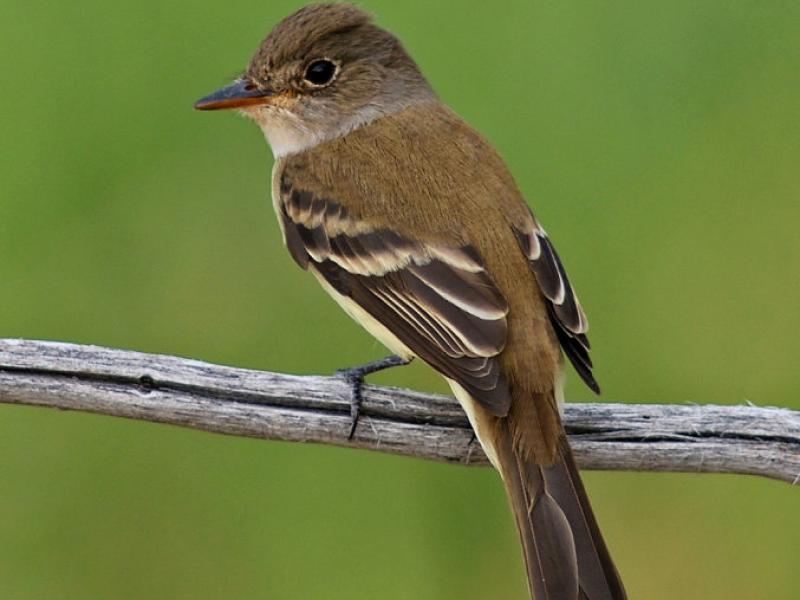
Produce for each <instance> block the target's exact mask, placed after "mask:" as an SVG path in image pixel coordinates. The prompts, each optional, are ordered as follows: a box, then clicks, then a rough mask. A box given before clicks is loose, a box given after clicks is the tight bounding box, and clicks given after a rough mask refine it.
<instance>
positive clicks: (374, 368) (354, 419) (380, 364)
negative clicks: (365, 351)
mask: <svg viewBox="0 0 800 600" xmlns="http://www.w3.org/2000/svg"><path fill="white" fill-rule="evenodd" d="M410 362H411V360H409V359H405V358H401V357H400V356H394V355H392V356H387V357H386V358H383V359H381V360H376V361H374V362H371V363H367V364H365V365H361V366H360V367H352V368H350V369H339V370H338V371H336V373H335V375H336V376H337V377H341V378H342V379H344V380H345V381H347V382H348V383H349V384H350V433H349V434H348V436H347V439H348V440H352V439H353V436H354V435H355V433H356V425H358V416H359V413H360V412H361V403H362V402H363V400H364V398H363V396H362V388H363V387H364V377H366V376H367V375H370V374H372V373H377V372H378V371H383V370H384V369H391V368H392V367H401V366H403V365H407V364H408V363H410Z"/></svg>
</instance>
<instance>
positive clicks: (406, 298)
mask: <svg viewBox="0 0 800 600" xmlns="http://www.w3.org/2000/svg"><path fill="white" fill-rule="evenodd" d="M195 108H196V109H198V110H219V109H235V110H237V111H239V112H240V113H242V114H243V115H244V116H246V117H248V118H250V119H252V120H253V121H255V122H256V123H257V124H258V125H259V126H260V128H261V130H262V132H263V134H264V135H265V137H266V140H267V142H268V144H269V146H270V147H271V149H272V152H273V155H274V166H273V172H272V201H273V207H274V210H275V213H276V215H277V219H278V223H279V226H280V229H281V232H282V236H283V241H284V243H285V245H286V247H287V248H288V251H289V254H290V255H291V257H292V259H293V260H294V262H296V263H297V265H299V266H300V267H301V268H302V269H305V270H306V271H308V272H310V273H311V274H312V275H313V276H314V277H315V278H316V279H317V280H318V281H319V283H320V284H321V285H322V287H323V288H324V289H325V291H326V292H328V293H329V294H330V295H331V296H332V297H333V299H334V300H335V301H336V302H337V303H338V304H339V305H340V306H341V307H342V308H343V309H344V310H345V311H346V312H347V313H348V314H349V315H351V316H352V317H353V318H354V319H355V320H356V321H357V322H358V323H360V324H361V325H362V326H363V327H364V328H366V329H367V331H368V332H370V333H371V334H372V335H374V336H375V337H376V338H377V339H378V340H379V341H380V342H382V343H383V344H384V345H385V346H386V347H387V348H389V349H390V350H391V351H392V352H393V355H392V356H391V357H389V358H388V359H386V360H384V361H377V362H376V363H371V364H370V365H365V366H364V367H363V368H355V369H350V370H345V371H344V372H343V376H345V377H346V378H348V380H350V381H351V382H352V383H353V393H352V395H353V398H352V405H353V409H352V411H351V414H352V417H353V418H352V427H351V430H350V435H351V436H352V435H353V432H354V427H355V424H356V423H357V417H358V406H359V404H360V384H361V383H362V382H363V377H364V376H365V375H366V374H368V373H370V372H374V371H377V370H379V369H381V368H386V367H389V366H395V365H400V364H405V363H407V362H409V361H411V360H413V359H419V360H421V361H423V362H424V363H426V364H428V365H429V366H430V367H432V368H433V369H434V370H435V371H437V372H438V373H439V374H441V375H442V376H444V378H445V379H446V381H447V383H448V384H449V385H450V387H451V389H452V390H453V393H454V395H455V396H456V398H457V399H458V401H459V402H460V404H461V406H462V407H463V409H464V411H465V413H466V415H467V417H468V418H469V421H470V423H471V425H472V428H473V430H474V432H475V435H476V436H477V439H478V440H479V442H480V444H481V446H482V448H483V449H484V451H485V454H486V455H487V457H488V459H489V460H490V462H491V463H492V464H493V465H494V467H495V468H496V469H497V470H498V471H499V473H500V476H501V479H502V481H503V483H504V486H505V488H506V492H507V496H508V499H509V503H510V506H511V511H512V513H513V516H514V519H515V521H516V525H517V530H518V532H519V537H520V540H521V545H522V554H523V557H524V561H525V565H526V574H527V580H528V588H529V591H530V593H531V597H532V598H535V600H619V599H622V598H626V592H625V589H624V586H623V583H622V580H621V578H620V575H619V573H618V571H617V569H616V567H615V565H614V563H613V561H612V558H611V556H610V553H609V550H608V548H607V546H606V543H605V542H604V540H603V536H602V534H601V532H600V529H599V527H598V524H597V520H596V518H595V516H594V513H593V512H592V508H591V506H590V503H589V499H588V497H587V494H586V491H585V489H584V486H583V484H582V482H581V479H580V476H579V473H578V469H577V467H576V463H575V460H574V458H573V455H572V452H571V450H570V446H569V443H568V441H567V436H566V433H565V430H564V427H563V421H562V410H563V402H564V394H563V388H564V372H565V359H564V357H565V356H566V358H567V359H568V360H569V361H570V362H571V363H572V365H573V366H574V368H575V370H576V371H577V373H578V374H579V376H580V377H581V378H582V379H583V381H584V382H585V383H586V384H587V385H588V387H589V388H591V389H592V390H594V391H595V392H597V393H599V392H600V388H599V386H598V384H597V381H596V380H595V378H594V376H593V374H592V366H593V365H592V360H591V358H590V356H589V349H590V345H589V340H588V338H587V334H586V332H587V329H588V322H587V319H586V315H585V313H584V310H583V308H582V307H581V304H580V302H579V301H578V297H577V295H576V293H575V290H574V288H573V287H572V285H571V283H570V280H569V278H568V277H567V273H566V270H565V268H564V265H563V264H562V261H561V259H560V258H559V255H558V254H557V253H556V250H555V247H554V245H553V243H552V241H551V240H550V237H549V236H548V235H547V233H546V232H545V230H544V228H543V227H542V225H541V224H540V223H539V221H538V220H537V218H536V217H535V216H534V214H533V212H532V211H531V209H530V208H529V206H528V204H527V203H526V201H525V199H524V197H523V195H522V192H521V191H520V189H519V187H518V185H517V183H516V181H515V179H514V177H513V176H512V174H511V173H510V171H509V169H508V167H507V166H506V164H505V163H504V161H503V159H502V158H501V157H500V156H499V154H498V153H497V151H496V150H495V149H494V148H493V147H492V146H491V144H490V143H489V142H488V141H487V140H486V139H485V138H484V137H483V136H482V135H481V134H479V133H478V132H477V131H476V130H474V129H473V128H472V127H470V126H469V125H468V124H467V123H466V122H465V121H464V120H463V119H462V118H461V117H459V116H458V115H457V114H456V113H455V112H454V111H453V110H452V109H451V108H449V107H448V106H447V105H446V104H445V103H444V102H443V101H442V100H441V99H440V98H439V96H438V95H437V94H436V93H435V92H434V90H433V88H432V87H431V85H430V83H429V82H428V80H427V79H426V78H425V76H424V75H423V74H422V72H421V70H420V68H419V67H418V66H417V64H416V63H415V61H414V60H413V59H412V58H411V56H410V55H409V53H408V51H407V50H406V49H405V47H404V46H403V44H402V43H401V42H400V41H399V39H398V38H397V37H396V36H395V35H393V34H392V33H391V32H389V31H388V30H386V29H384V28H382V27H380V26H379V25H377V24H376V22H375V19H374V17H373V16H372V15H371V14H370V13H369V12H367V11H365V10H363V9H362V8H360V7H357V6H354V5H350V4H342V3H334V4H325V3H323V4H311V5H307V6H305V7H303V8H301V9H299V10H298V11H296V12H294V13H293V14H291V15H289V16H287V17H286V18H284V19H283V20H282V21H280V22H279V23H278V24H277V25H276V26H275V27H274V28H273V29H272V31H271V32H270V33H269V35H268V36H267V37H266V38H265V39H264V41H263V42H262V43H261V45H260V46H259V48H258V50H257V51H256V53H255V55H254V56H253V57H252V59H251V60H250V62H249V64H248V65H247V67H246V69H245V70H244V71H243V72H242V74H241V76H239V77H238V78H236V79H235V80H234V81H233V82H232V83H231V84H229V85H227V86H225V87H223V88H222V89H220V90H218V91H216V92H214V93H212V94H210V95H208V96H206V97H204V98H202V99H201V100H199V101H198V102H197V103H196V104H195Z"/></svg>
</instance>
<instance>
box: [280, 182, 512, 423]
mask: <svg viewBox="0 0 800 600" xmlns="http://www.w3.org/2000/svg"><path fill="white" fill-rule="evenodd" d="M280 191H281V196H280V202H279V203H278V212H279V217H280V219H281V224H282V228H283V231H284V236H285V239H286V244H287V246H288V248H289V251H290V253H291V254H292V257H293V258H294V259H295V261H296V262H297V263H298V264H299V265H300V266H302V267H303V268H305V269H314V270H315V271H316V272H317V273H319V274H320V275H321V276H322V277H323V278H324V279H325V281H327V282H328V284H330V286H331V287H332V288H333V289H334V290H336V291H337V292H338V293H339V294H342V295H344V296H346V297H348V298H350V299H351V300H353V301H355V302H356V303H357V304H358V305H359V306H360V307H361V308H362V309H363V310H365V311H366V312H367V313H369V314H370V315H371V316H372V317H373V318H375V319H376V320H377V321H378V322H380V323H381V324H382V325H383V326H384V327H386V329H388V330H389V331H390V332H391V333H392V334H393V335H394V336H396V337H397V338H398V339H399V340H400V341H401V342H403V344H405V345H406V346H407V347H408V348H409V349H410V350H411V351H412V352H414V354H416V355H417V356H419V357H420V358H421V359H422V360H424V361H425V362H427V363H428V364H430V365H431V366H433V367H434V368H435V369H437V370H438V371H439V372H441V373H442V374H443V375H445V376H446V377H449V378H450V379H453V380H455V381H457V382H458V383H459V384H460V385H461V386H462V387H463V388H464V389H466V390H467V391H468V392H469V393H470V395H471V396H472V397H473V398H475V399H476V400H477V401H478V402H480V403H481V404H482V405H483V406H484V407H485V408H487V409H488V410H489V411H490V412H491V413H492V414H495V415H498V416H502V415H505V414H506V413H507V412H508V408H509V405H510V401H511V398H510V394H509V389H508V384H507V382H506V381H505V378H504V377H503V375H502V374H501V372H500V368H499V364H498V361H497V359H496V358H495V357H496V356H497V355H498V354H500V352H502V350H503V348H504V346H505V343H506V333H507V325H506V315H507V314H508V305H507V303H506V300H505V298H503V296H502V295H501V293H500V292H499V290H498V289H497V287H496V286H495V285H494V283H493V282H492V280H491V278H490V277H489V275H488V274H487V273H486V271H485V269H484V265H483V263H482V261H481V258H480V256H479V255H478V254H477V252H475V251H474V249H473V248H471V247H469V246H462V247H447V246H438V245H432V244H427V243H423V242H421V241H419V240H414V239H411V238H410V237H407V236H403V235H400V234H399V233H397V232H396V231H393V230H392V229H391V228H390V227H386V226H380V227H378V226H373V225H371V224H370V223H367V222H365V221H363V220H361V219H358V218H357V217H355V216H353V215H351V214H349V212H348V211H347V209H346V207H345V206H343V205H342V204H341V203H339V202H337V201H335V200H330V199H327V198H320V197H316V196H314V195H313V194H312V193H310V192H308V191H306V190H302V189H296V188H295V187H293V186H292V185H290V184H287V183H286V182H284V185H282V186H281V190H280Z"/></svg>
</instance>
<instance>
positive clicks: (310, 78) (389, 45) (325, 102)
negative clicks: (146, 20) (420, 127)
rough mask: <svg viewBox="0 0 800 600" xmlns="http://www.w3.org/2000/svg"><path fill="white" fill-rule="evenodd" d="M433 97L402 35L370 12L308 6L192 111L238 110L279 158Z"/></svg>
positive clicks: (336, 6) (339, 6)
mask: <svg viewBox="0 0 800 600" xmlns="http://www.w3.org/2000/svg"><path fill="white" fill-rule="evenodd" d="M433 98H434V94H433V92H432V90H431V88H430V86H429V85H428V83H427V81H426V80H425V78H424V77H423V76H422V74H421V73H420V71H419V68H418V67H417V65H416V64H415V63H414V61H413V60H412V59H411V58H410V57H409V55H408V53H407V52H406V51H405V49H404V48H403V46H402V44H401V43H400V42H399V40H398V39H397V38H396V37H395V36H394V35H392V34H391V33H389V32H388V31H386V30H384V29H381V28H380V27H378V26H376V25H374V24H373V23H372V18H371V16H370V15H369V14H368V13H366V12H365V11H363V10H362V9H360V8H357V7H355V6H352V5H349V4H312V5H309V6H306V7H304V8H302V9H300V10H299V11H297V12H296V13H294V14H292V15H290V16H289V17H287V18H285V19H284V20H283V21H281V22H280V23H279V24H278V25H277V26H276V27H275V28H274V29H273V30H272V32H271V33H270V34H269V36H268V37H267V38H266V39H265V40H264V41H263V42H262V44H261V46H260V48H259V49H258V51H257V52H256V54H255V56H253V58H252V59H251V60H250V64H249V65H248V66H247V69H246V70H245V72H244V73H243V74H242V76H241V77H239V78H238V79H236V80H235V81H234V82H233V83H232V84H230V85H228V86H226V87H224V88H222V89H220V90H218V91H217V92H214V93H213V94H210V95H208V96H206V97H205V98H202V99H201V100H199V101H198V102H197V103H196V105H195V108H197V109H198V110H218V109H230V108H236V109H239V110H241V111H242V112H243V113H244V114H245V115H246V116H248V117H250V118H252V119H253V120H255V121H256V122H257V123H258V124H259V125H260V126H261V129H262V130H263V131H264V134H265V135H266V137H267V140H268V142H269V143H270V145H271V146H272V149H273V152H274V153H275V155H276V156H283V155H286V154H292V153H295V152H300V151H302V150H304V149H306V148H309V147H311V146H314V145H316V144H318V143H320V142H323V141H326V140H329V139H332V138H335V137H339V136H342V135H345V134H346V133H348V132H349V131H352V130H353V129H356V128H357V127H359V126H361V125H364V124H366V123H369V122H371V121H374V120H375V119H378V118H380V117H382V116H385V115H387V114H391V113H393V112H397V111H399V110H403V109H404V108H407V107H408V106H411V105H413V104H415V103H417V102H423V101H428V100H431V99H433Z"/></svg>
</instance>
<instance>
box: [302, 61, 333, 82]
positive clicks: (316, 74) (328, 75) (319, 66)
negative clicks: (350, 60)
mask: <svg viewBox="0 0 800 600" xmlns="http://www.w3.org/2000/svg"><path fill="white" fill-rule="evenodd" d="M334 75H336V65H335V64H333V63H332V62H331V61H329V60H315V61H314V62H312V63H311V64H310V65H308V68H306V75H305V78H306V81H308V82H309V83H312V84H314V85H325V84H328V83H330V82H331V81H332V80H333V76H334Z"/></svg>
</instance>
